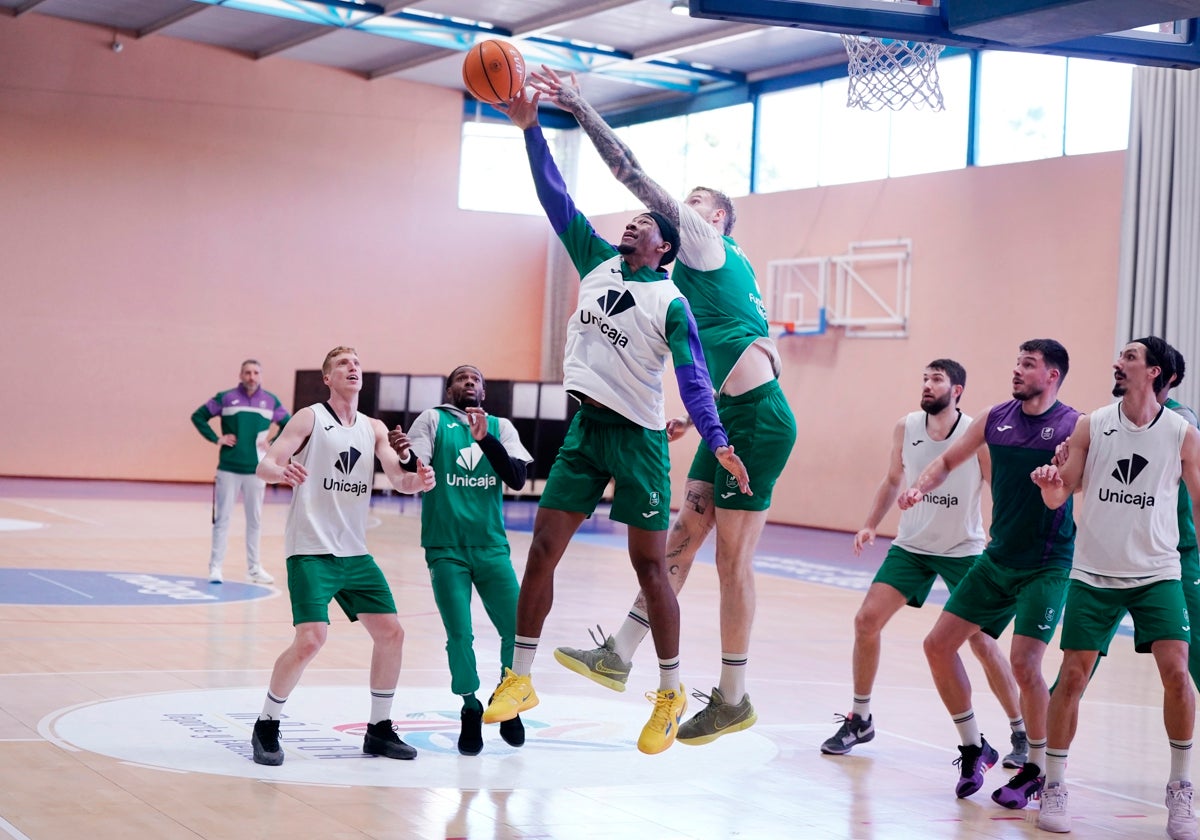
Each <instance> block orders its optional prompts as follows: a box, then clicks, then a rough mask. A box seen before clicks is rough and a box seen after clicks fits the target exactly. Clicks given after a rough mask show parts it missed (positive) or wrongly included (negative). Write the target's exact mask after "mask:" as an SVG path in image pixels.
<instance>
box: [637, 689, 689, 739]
mask: <svg viewBox="0 0 1200 840" xmlns="http://www.w3.org/2000/svg"><path fill="white" fill-rule="evenodd" d="M646 699H647V700H649V701H650V702H651V703H653V704H654V711H653V712H651V713H650V720H649V721H647V723H646V725H645V726H644V727H642V736H641V737H640V738H638V749H639V750H641V751H642V752H644V753H646V754H647V755H654V754H655V753H660V752H662V751H663V750H665V749H667V747H669V746H671V744H673V743H675V735H676V733H677V732H678V731H679V721H680V720H682V719H683V713H684V712H686V711H687V692H686V691H685V690H684V688H683V686H682V685H681V686H679V688H678V689H677V690H675V691H664V690H662V689H659V690H658V691H657V692H651V691H647V692H646Z"/></svg>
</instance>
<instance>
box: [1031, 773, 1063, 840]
mask: <svg viewBox="0 0 1200 840" xmlns="http://www.w3.org/2000/svg"><path fill="white" fill-rule="evenodd" d="M1037 824H1038V828H1040V829H1041V830H1042V831H1053V832H1055V833H1057V834H1066V833H1067V832H1068V831H1070V830H1071V817H1070V816H1068V814H1067V788H1066V787H1065V786H1064V785H1061V784H1059V783H1057V782H1055V783H1054V784H1052V785H1046V786H1045V787H1044V788H1042V809H1041V810H1040V811H1038V821H1037Z"/></svg>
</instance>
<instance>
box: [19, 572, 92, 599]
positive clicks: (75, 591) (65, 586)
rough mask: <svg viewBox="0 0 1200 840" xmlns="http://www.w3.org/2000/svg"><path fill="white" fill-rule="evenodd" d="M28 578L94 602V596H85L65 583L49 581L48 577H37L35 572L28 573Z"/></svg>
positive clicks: (84, 593) (85, 594)
mask: <svg viewBox="0 0 1200 840" xmlns="http://www.w3.org/2000/svg"><path fill="white" fill-rule="evenodd" d="M29 576H30V577H31V578H37V579H38V580H42V581H45V582H46V583H49V584H51V585H53V586H58V587H61V588H63V589H65V590H67V591H68V592H74V593H75V594H76V595H82V596H83V597H84V598H88V599H90V600H93V601H94V600H96V596H94V595H89V594H87V593H86V592H82V591H80V590H78V589H75V588H73V587H70V586H67V585H66V584H65V583H59V582H58V581H56V580H52V579H50V578H48V577H42V576H41V575H39V574H36V573H35V572H30V573H29Z"/></svg>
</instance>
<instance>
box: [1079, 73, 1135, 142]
mask: <svg viewBox="0 0 1200 840" xmlns="http://www.w3.org/2000/svg"><path fill="white" fill-rule="evenodd" d="M1132 96H1133V65H1131V64H1119V63H1117V62H1114V61H1090V60H1088V59H1084V58H1069V59H1067V121H1066V122H1067V132H1066V147H1065V151H1066V153H1067V154H1068V155H1083V154H1089V153H1091V152H1112V151H1116V150H1118V149H1125V148H1128V146H1129V110H1130V104H1131V101H1132Z"/></svg>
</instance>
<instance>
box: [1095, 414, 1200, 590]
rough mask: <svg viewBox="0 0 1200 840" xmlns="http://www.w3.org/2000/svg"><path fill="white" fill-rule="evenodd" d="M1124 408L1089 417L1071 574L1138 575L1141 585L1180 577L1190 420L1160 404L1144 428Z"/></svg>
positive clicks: (1102, 582)
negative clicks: (1182, 456)
mask: <svg viewBox="0 0 1200 840" xmlns="http://www.w3.org/2000/svg"><path fill="white" fill-rule="evenodd" d="M1120 406H1121V404H1120V402H1116V403H1113V404H1111V405H1106V406H1104V408H1101V409H1097V410H1096V411H1094V412H1092V415H1091V419H1090V421H1089V423H1090V428H1091V441H1092V442H1091V444H1090V445H1089V447H1088V454H1087V461H1085V462H1084V465H1083V491H1082V496H1081V497H1080V504H1079V506H1078V507H1077V508H1076V512H1075V516H1076V522H1077V524H1078V526H1079V534H1078V536H1077V537H1076V538H1075V564H1074V568H1073V569H1072V571H1071V577H1073V578H1077V579H1081V580H1083V581H1085V582H1086V583H1089V584H1091V585H1093V586H1103V585H1104V581H1103V580H1099V581H1098V580H1097V579H1096V578H1094V577H1092V575H1100V576H1103V577H1108V578H1138V579H1139V580H1138V582H1137V583H1138V585H1145V584H1150V583H1154V582H1156V581H1159V580H1178V579H1179V577H1180V572H1179V549H1178V545H1179V517H1178V511H1177V510H1176V506H1177V505H1178V503H1179V479H1180V475H1181V474H1182V465H1181V464H1180V460H1179V453H1180V450H1181V449H1182V447H1183V439H1184V436H1185V435H1186V434H1187V428H1188V423H1187V420H1185V419H1184V418H1183V417H1182V416H1180V415H1179V414H1176V413H1175V412H1174V411H1170V410H1160V411H1159V413H1158V416H1157V417H1156V418H1155V419H1154V420H1153V421H1152V422H1151V423H1150V424H1149V425H1147V426H1144V427H1142V428H1138V427H1136V426H1134V425H1133V424H1132V423H1130V422H1129V420H1127V419H1126V418H1125V416H1124V415H1123V414H1122V413H1121V409H1120ZM1109 585H1110V586H1112V585H1113V584H1112V583H1110V584H1109ZM1117 585H1118V586H1119V583H1118V584H1117Z"/></svg>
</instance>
